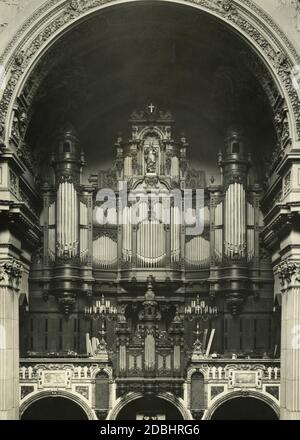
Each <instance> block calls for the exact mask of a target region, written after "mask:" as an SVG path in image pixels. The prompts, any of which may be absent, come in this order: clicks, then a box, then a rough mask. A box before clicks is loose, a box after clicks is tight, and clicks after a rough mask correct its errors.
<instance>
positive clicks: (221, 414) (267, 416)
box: [211, 397, 278, 420]
mask: <svg viewBox="0 0 300 440" xmlns="http://www.w3.org/2000/svg"><path fill="white" fill-rule="evenodd" d="M211 420H278V417H277V414H276V413H275V411H274V410H273V408H271V406H270V405H268V404H267V403H266V402H263V401H262V400H260V399H257V398H255V397H235V398H232V399H229V400H227V401H226V402H224V403H222V404H221V405H220V406H219V407H218V408H217V409H216V410H215V411H214V413H213V415H212V417H211Z"/></svg>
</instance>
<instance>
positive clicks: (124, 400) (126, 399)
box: [107, 392, 193, 420]
mask: <svg viewBox="0 0 300 440" xmlns="http://www.w3.org/2000/svg"><path fill="white" fill-rule="evenodd" d="M142 397H143V394H142V393H136V392H131V393H128V394H126V395H125V396H122V397H119V398H118V399H117V400H116V402H115V405H114V407H113V408H112V409H111V410H110V412H109V413H108V416H107V420H116V418H117V416H118V414H119V412H120V411H121V410H122V409H123V408H124V407H125V406H126V405H127V404H128V403H130V402H133V401H134V400H136V399H140V398H142ZM157 397H158V398H160V399H163V400H166V401H167V402H169V403H171V404H173V405H174V406H175V407H176V408H177V409H178V411H179V412H180V414H181V415H182V417H183V420H193V417H192V415H191V413H190V411H189V410H188V409H187V408H186V407H185V405H184V401H183V400H182V399H181V398H180V397H176V396H174V395H173V394H171V393H159V394H158V395H157Z"/></svg>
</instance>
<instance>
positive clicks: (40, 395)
mask: <svg viewBox="0 0 300 440" xmlns="http://www.w3.org/2000/svg"><path fill="white" fill-rule="evenodd" d="M47 397H53V398H55V397H63V398H65V399H68V400H71V401H72V402H74V403H76V404H77V405H79V406H80V407H81V409H82V410H83V411H84V412H85V414H86V415H87V417H88V419H89V420H97V417H96V415H95V413H94V411H93V410H92V409H91V408H90V407H89V405H88V404H87V403H86V402H85V400H84V399H83V398H82V397H81V396H80V395H78V394H77V393H72V392H70V391H64V390H55V391H52V390H43V391H39V392H37V393H34V394H29V395H28V397H25V399H23V400H22V402H21V405H20V416H22V414H24V412H25V411H26V410H27V409H28V408H29V407H30V405H31V404H33V403H35V402H37V401H38V400H41V399H44V398H47Z"/></svg>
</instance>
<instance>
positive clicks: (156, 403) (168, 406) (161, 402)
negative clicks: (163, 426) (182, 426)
mask: <svg viewBox="0 0 300 440" xmlns="http://www.w3.org/2000/svg"><path fill="white" fill-rule="evenodd" d="M116 420H183V417H182V414H181V412H180V411H179V409H178V408H177V407H176V406H175V405H174V404H173V403H171V402H168V401H167V400H165V399H162V398H160V397H153V396H143V397H140V398H138V399H135V400H132V401H131V402H129V403H128V404H127V405H125V406H124V407H123V408H122V409H121V410H120V412H119V413H118V415H117V417H116Z"/></svg>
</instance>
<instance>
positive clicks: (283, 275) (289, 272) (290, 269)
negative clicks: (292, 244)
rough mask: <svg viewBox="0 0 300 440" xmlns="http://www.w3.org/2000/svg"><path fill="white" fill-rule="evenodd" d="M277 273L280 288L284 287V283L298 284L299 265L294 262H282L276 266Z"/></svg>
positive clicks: (299, 275) (299, 278)
mask: <svg viewBox="0 0 300 440" xmlns="http://www.w3.org/2000/svg"><path fill="white" fill-rule="evenodd" d="M277 273H278V275H279V278H280V282H281V285H282V286H284V285H285V283H291V282H292V281H297V282H300V264H299V263H297V262H296V261H291V260H285V261H282V262H281V263H280V264H279V265H278V266H277Z"/></svg>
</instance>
